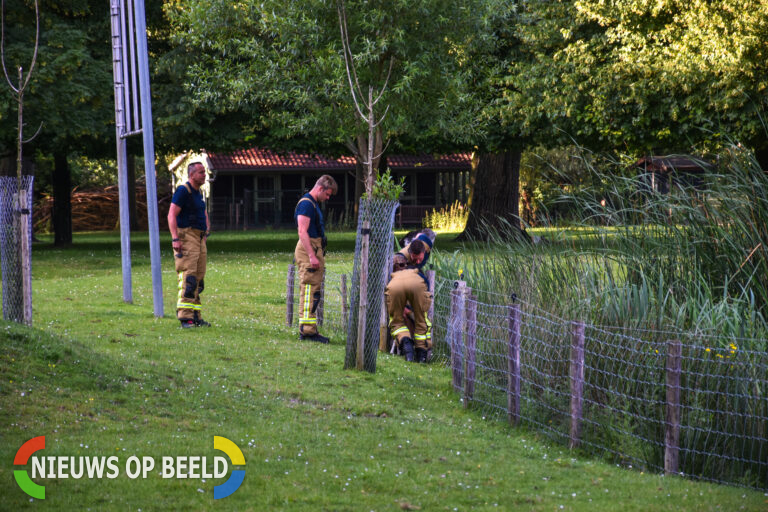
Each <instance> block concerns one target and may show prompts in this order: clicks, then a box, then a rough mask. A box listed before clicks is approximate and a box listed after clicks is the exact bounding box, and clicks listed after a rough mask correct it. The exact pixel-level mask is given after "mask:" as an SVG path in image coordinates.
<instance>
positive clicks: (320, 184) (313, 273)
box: [293, 174, 339, 343]
mask: <svg viewBox="0 0 768 512" xmlns="http://www.w3.org/2000/svg"><path fill="white" fill-rule="evenodd" d="M338 190H339V187H338V185H337V184H336V180H334V179H333V177H332V176H329V175H328V174H325V175H323V176H321V177H320V179H318V180H317V182H316V183H315V186H314V187H312V190H310V191H309V192H308V193H306V194H304V195H303V196H302V197H301V199H299V202H298V204H297V205H296V211H295V212H294V215H293V217H294V219H295V220H296V227H297V229H298V231H299V241H298V243H297V244H296V250H295V251H294V253H293V256H294V261H295V263H296V265H297V267H298V270H299V338H300V339H302V340H310V341H317V342H320V343H328V338H326V337H325V336H321V335H320V334H319V333H318V332H317V307H318V306H319V304H320V297H321V292H320V287H321V286H322V284H323V276H324V274H325V245H326V240H325V223H324V221H323V213H322V212H321V211H320V205H319V203H322V202H323V201H327V200H328V199H329V198H330V197H331V196H332V195H333V194H335V193H336V192H337V191H338Z"/></svg>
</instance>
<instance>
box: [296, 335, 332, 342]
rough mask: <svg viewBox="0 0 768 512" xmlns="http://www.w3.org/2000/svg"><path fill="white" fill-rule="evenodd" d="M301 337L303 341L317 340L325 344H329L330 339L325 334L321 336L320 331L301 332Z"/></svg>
mask: <svg viewBox="0 0 768 512" xmlns="http://www.w3.org/2000/svg"><path fill="white" fill-rule="evenodd" d="M299 339H301V341H316V342H318V343H323V344H327V343H328V342H329V341H330V340H329V339H328V338H326V337H325V336H321V335H320V333H317V334H299Z"/></svg>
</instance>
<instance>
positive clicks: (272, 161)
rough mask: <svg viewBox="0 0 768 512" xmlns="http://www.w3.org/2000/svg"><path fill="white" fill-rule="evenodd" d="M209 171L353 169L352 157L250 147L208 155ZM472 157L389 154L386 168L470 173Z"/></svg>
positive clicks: (468, 154)
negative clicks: (282, 151)
mask: <svg viewBox="0 0 768 512" xmlns="http://www.w3.org/2000/svg"><path fill="white" fill-rule="evenodd" d="M208 159H209V161H210V163H211V169H212V170H216V171H218V172H222V171H240V172H248V171H291V170H294V171H300V170H319V171H328V172H330V171H346V170H349V169H353V168H354V167H355V159H354V157H352V156H342V157H339V158H329V157H325V156H322V155H312V154H299V153H293V152H285V153H278V152H275V151H270V150H268V149H261V148H251V149H241V150H238V151H233V152H232V153H213V152H208ZM471 160H472V155H471V154H470V153H457V154H453V155H445V156H437V157H433V156H432V155H427V154H422V155H390V156H388V157H387V165H388V166H389V167H391V168H392V169H393V170H398V169H400V170H405V169H417V168H421V167H424V168H430V169H445V170H449V169H450V170H456V171H459V170H469V168H470V162H471Z"/></svg>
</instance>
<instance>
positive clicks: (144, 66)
mask: <svg viewBox="0 0 768 512" xmlns="http://www.w3.org/2000/svg"><path fill="white" fill-rule="evenodd" d="M133 7H134V17H135V23H136V49H137V52H136V55H137V57H138V66H139V89H140V92H141V124H142V135H143V139H144V171H145V174H146V184H147V217H148V220H149V255H150V263H151V268H152V297H153V303H154V306H155V317H157V318H161V317H162V316H163V275H162V268H161V266H160V265H161V262H160V231H159V229H160V228H159V225H158V220H157V185H156V184H155V141H154V129H153V127H152V96H151V94H150V89H149V55H148V52H147V22H146V19H145V17H144V16H145V15H144V0H136V1H135V2H134V4H133Z"/></svg>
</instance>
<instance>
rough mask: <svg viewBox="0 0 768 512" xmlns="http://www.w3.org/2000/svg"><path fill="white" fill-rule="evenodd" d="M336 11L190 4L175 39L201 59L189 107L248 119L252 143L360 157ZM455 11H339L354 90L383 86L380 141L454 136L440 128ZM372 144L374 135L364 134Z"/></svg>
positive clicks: (251, 0)
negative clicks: (212, 107)
mask: <svg viewBox="0 0 768 512" xmlns="http://www.w3.org/2000/svg"><path fill="white" fill-rule="evenodd" d="M336 7H337V6H336V4H335V3H333V2H328V1H325V0H310V1H307V2H283V1H278V0H266V1H255V0H246V1H241V2H235V3H232V2H230V1H225V0H195V1H192V2H185V3H184V4H179V5H178V9H177V10H176V11H175V17H174V22H175V27H176V32H177V34H178V38H179V40H180V41H182V42H183V43H184V44H185V45H186V46H188V47H190V48H193V49H194V51H196V52H199V53H200V54H201V58H200V59H198V61H197V63H196V65H194V66H193V67H192V68H191V69H190V71H189V75H188V80H187V82H188V84H189V86H190V87H189V90H190V92H191V93H192V94H194V98H195V100H196V101H197V102H198V103H206V102H215V103H217V104H219V105H223V106H225V108H238V109H243V110H246V111H248V112H250V113H252V115H253V122H252V131H253V133H254V138H255V139H257V140H259V141H260V142H262V143H265V144H268V145H270V146H272V147H281V146H282V147H286V146H290V147H291V148H292V149H304V150H309V151H323V152H330V153H337V154H338V153H341V152H344V151H345V150H346V152H351V153H353V154H356V155H361V156H362V154H363V152H362V151H361V148H367V146H368V127H367V126H365V124H364V123H363V122H361V121H360V119H359V118H358V117H357V116H356V114H355V107H354V105H353V103H352V101H351V97H350V93H349V85H348V80H347V74H346V68H345V64H344V58H343V50H342V43H341V37H340V30H339V16H338V12H337V8H336ZM468 7H469V3H465V2H464V1H463V0H449V1H436V0H413V1H405V0H397V1H394V2H392V1H383V0H377V1H373V2H370V1H361V0H353V1H347V2H346V12H347V27H348V33H349V42H350V49H351V52H352V54H351V60H352V61H353V62H354V64H355V66H356V69H357V76H358V80H359V83H361V84H383V83H384V82H385V81H386V77H387V76H388V74H389V73H390V63H393V66H392V68H391V76H390V81H389V84H390V86H389V87H388V88H387V90H386V91H385V92H384V95H383V97H382V99H381V102H380V104H383V105H389V112H388V114H387V117H386V119H385V120H384V122H383V123H382V124H381V125H380V129H381V136H380V137H381V139H382V141H384V144H386V141H393V143H394V144H396V143H397V139H398V138H399V137H401V136H403V137H404V138H406V139H408V140H409V143H410V144H416V143H419V142H422V143H426V141H429V140H430V139H434V138H435V137H436V136H444V135H445V134H448V133H455V132H457V131H460V130H461V128H462V127H460V126H458V124H457V123H455V122H454V121H455V119H453V118H452V117H451V114H452V113H453V110H451V109H447V108H441V107H442V106H443V105H455V104H456V102H455V101H453V99H451V100H449V96H450V95H451V94H455V92H456V87H454V82H455V77H454V72H455V70H456V59H455V55H454V52H455V49H456V44H455V41H456V40H457V39H459V37H460V35H461V33H462V30H463V29H464V27H462V25H461V24H457V23H456V22H455V20H456V19H458V18H460V17H462V16H466V17H467V18H470V17H471V16H472V12H471V9H469V8H468ZM375 136H376V137H378V135H375Z"/></svg>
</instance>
